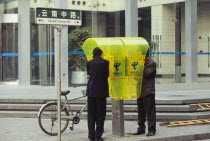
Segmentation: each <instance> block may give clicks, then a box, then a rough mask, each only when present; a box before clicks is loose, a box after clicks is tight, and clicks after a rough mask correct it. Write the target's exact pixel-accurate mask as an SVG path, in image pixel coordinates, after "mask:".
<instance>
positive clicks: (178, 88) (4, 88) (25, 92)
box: [0, 83, 210, 100]
mask: <svg viewBox="0 0 210 141" xmlns="http://www.w3.org/2000/svg"><path fill="white" fill-rule="evenodd" d="M85 88H86V87H85V86H82V87H77V88H72V87H68V88H62V90H70V91H71V94H70V95H69V96H68V97H70V98H75V97H78V96H82V93H81V90H84V89H85ZM56 92H57V89H56V87H52V86H29V87H24V86H14V85H13V86H11V85H0V98H1V99H49V98H52V99H56V98H57V93H56ZM205 98H210V83H196V84H186V83H179V84H178V83H174V84H173V83H172V84H156V99H165V100H190V99H205Z"/></svg>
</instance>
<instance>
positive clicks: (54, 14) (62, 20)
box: [35, 7, 82, 141]
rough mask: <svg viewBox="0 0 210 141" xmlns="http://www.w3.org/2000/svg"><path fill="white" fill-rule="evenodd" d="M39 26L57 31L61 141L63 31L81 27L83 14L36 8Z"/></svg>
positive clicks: (59, 129) (58, 111)
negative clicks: (61, 51)
mask: <svg viewBox="0 0 210 141" xmlns="http://www.w3.org/2000/svg"><path fill="white" fill-rule="evenodd" d="M35 21H36V23H37V24H45V25H52V26H53V27H54V28H55V29H57V36H58V52H57V53H58V55H57V70H58V72H57V73H58V74H57V113H58V141H61V68H60V67H61V62H60V60H61V59H60V54H61V53H60V45H61V29H62V28H63V27H64V26H81V25H82V14H81V11H78V10H69V9H56V8H38V7H37V8H36V19H35Z"/></svg>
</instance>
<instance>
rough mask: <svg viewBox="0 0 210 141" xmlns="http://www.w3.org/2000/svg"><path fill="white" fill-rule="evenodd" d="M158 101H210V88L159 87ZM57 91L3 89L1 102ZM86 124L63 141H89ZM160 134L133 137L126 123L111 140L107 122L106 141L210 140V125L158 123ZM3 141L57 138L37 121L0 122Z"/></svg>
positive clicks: (77, 91) (133, 126)
mask: <svg viewBox="0 0 210 141" xmlns="http://www.w3.org/2000/svg"><path fill="white" fill-rule="evenodd" d="M68 89H70V90H71V91H72V93H71V94H70V95H69V98H75V97H78V96H82V93H81V90H83V89H85V87H84V86H83V87H78V88H62V90H68ZM156 90H157V92H156V99H161V100H193V99H198V100H199V99H210V84H209V83H199V84H164V85H163V84H157V85H156ZM56 98H57V94H56V87H40V86H30V87H23V86H9V85H6V86H3V85H0V99H56ZM86 122H87V121H85V120H82V121H81V123H80V124H78V125H76V126H75V129H74V131H70V130H69V129H68V130H66V131H65V132H64V133H63V134H62V141H86V140H87V124H86ZM157 124H158V126H157V134H156V136H154V137H146V136H145V135H141V136H133V135H131V134H129V133H133V132H135V131H136V128H137V124H136V121H125V127H126V128H125V133H126V135H125V137H115V136H112V123H111V121H106V124H105V134H104V138H105V140H107V141H121V140H122V141H130V140H132V141H139V140H155V141H167V140H169V141H173V140H174V141H175V140H176V141H181V140H183V141H185V140H196V139H199V138H200V137H201V136H202V139H209V140H210V124H206V125H194V126H185V127H170V128H169V127H165V126H159V123H157ZM0 125H1V126H0V141H12V140H15V141H56V140H57V137H51V136H48V135H46V134H45V133H43V132H42V131H41V129H40V128H39V126H38V122H37V119H18V118H13V119H8V118H1V119H0Z"/></svg>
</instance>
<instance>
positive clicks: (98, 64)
mask: <svg viewBox="0 0 210 141" xmlns="http://www.w3.org/2000/svg"><path fill="white" fill-rule="evenodd" d="M102 54H103V52H102V50H101V49H100V48H99V47H96V48H95V49H94V50H93V58H94V59H92V60H90V61H89V62H87V74H88V76H87V78H88V79H89V80H88V84H87V97H88V131H89V132H88V138H89V140H90V141H102V140H103V138H102V135H103V132H104V121H105V117H106V98H107V97H108V96H109V88H108V77H109V61H107V60H105V59H102ZM95 125H96V129H95Z"/></svg>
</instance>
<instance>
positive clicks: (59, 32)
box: [53, 26, 64, 141]
mask: <svg viewBox="0 0 210 141" xmlns="http://www.w3.org/2000/svg"><path fill="white" fill-rule="evenodd" d="M53 27H54V28H55V29H57V37H58V49H57V51H58V55H57V70H58V74H57V114H58V115H57V116H58V141H61V29H62V28H63V27H64V26H53Z"/></svg>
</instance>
